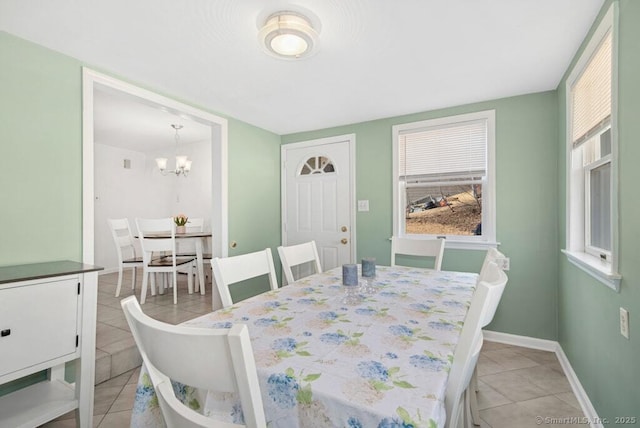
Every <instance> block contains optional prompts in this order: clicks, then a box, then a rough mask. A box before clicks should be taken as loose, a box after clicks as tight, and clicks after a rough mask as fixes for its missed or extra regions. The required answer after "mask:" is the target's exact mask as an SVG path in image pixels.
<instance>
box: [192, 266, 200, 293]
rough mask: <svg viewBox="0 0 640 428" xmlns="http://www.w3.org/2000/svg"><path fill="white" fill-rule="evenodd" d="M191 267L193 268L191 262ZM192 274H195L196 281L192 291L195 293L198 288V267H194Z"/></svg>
mask: <svg viewBox="0 0 640 428" xmlns="http://www.w3.org/2000/svg"><path fill="white" fill-rule="evenodd" d="M191 269H193V263H192V264H191ZM194 275H195V279H196V283H195V285H194V286H193V291H195V292H196V293H197V292H198V290H200V278H199V277H198V269H196V271H195V272H194Z"/></svg>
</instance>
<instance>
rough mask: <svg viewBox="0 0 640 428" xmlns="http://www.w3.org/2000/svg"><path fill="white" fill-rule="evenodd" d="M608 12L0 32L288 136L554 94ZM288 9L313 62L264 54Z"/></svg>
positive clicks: (131, 5) (299, 3) (133, 22)
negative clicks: (304, 25) (307, 26)
mask: <svg viewBox="0 0 640 428" xmlns="http://www.w3.org/2000/svg"><path fill="white" fill-rule="evenodd" d="M603 1H604V0H444V1H443V0H400V1H398V0H395V1H389V0H322V1H320V0H315V1H314V0H289V1H287V0H110V1H97V0H0V30H4V31H7V32H9V33H12V34H15V35H17V36H19V37H22V38H25V39H28V40H31V41H33V42H36V43H38V44H41V45H44V46H47V47H49V48H51V49H54V50H56V51H60V52H62V53H65V54H67V55H70V56H73V57H75V58H78V59H80V60H82V61H84V62H85V63H86V64H88V65H90V66H93V67H97V68H99V69H104V70H108V71H109V72H112V73H115V74H116V75H121V76H126V78H127V79H131V80H133V81H136V82H139V83H141V84H143V85H145V86H148V87H151V88H156V89H158V90H160V91H162V92H163V93H167V94H172V95H174V96H177V97H179V98H182V99H186V100H190V101H191V102H194V103H196V104H198V105H201V106H204V107H205V108H208V109H212V110H214V111H216V112H219V113H223V114H227V115H229V116H232V117H235V118H237V119H240V120H243V121H246V122H248V123H251V124H253V125H257V126H259V127H262V128H265V129H267V130H270V131H273V132H275V133H277V134H288V133H293V132H298V131H306V130H312V129H320V128H326V127H331V126H337V125H342V124H349V123H355V122H361V121H367V120H373V119H378V118H383V117H390V116H396V115H401V114H406V113H414V112H419V111H426V110H432V109H436V108H442V107H447V106H454V105H460V104H467V103H471V102H476V101H482V100H489V99H495V98H500V97H506V96H512V95H519V94H526V93H532V92H539V91H545V90H552V89H555V88H556V87H557V85H558V83H559V81H560V79H561V77H562V75H563V73H564V72H565V70H566V69H567V67H568V65H569V61H570V60H571V58H572V57H573V55H574V53H575V52H576V50H577V48H578V46H579V45H580V43H581V41H582V40H583V38H584V36H585V35H586V33H587V31H588V29H589V27H590V26H591V24H592V22H593V20H594V18H595V16H596V15H597V13H598V11H599V9H600V7H601V6H602V4H603ZM283 9H289V10H297V11H310V12H311V13H312V15H313V17H314V19H316V18H317V19H318V20H319V21H320V22H321V26H322V27H321V31H320V37H319V50H318V52H317V54H316V55H314V56H313V57H310V58H307V59H304V60H300V61H284V60H279V59H276V58H273V57H271V56H268V55H266V54H265V53H264V52H263V51H262V49H261V47H260V46H259V44H258V40H257V32H258V23H259V21H260V20H261V19H263V18H264V17H265V16H266V15H268V14H269V13H270V12H274V11H276V10H283ZM165 126H166V125H165Z"/></svg>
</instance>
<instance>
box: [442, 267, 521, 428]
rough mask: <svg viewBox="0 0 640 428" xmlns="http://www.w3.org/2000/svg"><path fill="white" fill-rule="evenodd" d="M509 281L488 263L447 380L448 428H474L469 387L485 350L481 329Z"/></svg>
mask: <svg viewBox="0 0 640 428" xmlns="http://www.w3.org/2000/svg"><path fill="white" fill-rule="evenodd" d="M507 281H508V278H507V275H505V273H504V272H503V271H502V270H500V269H499V268H498V266H497V265H496V264H495V263H493V262H489V264H488V266H487V276H486V279H485V280H482V281H480V282H479V283H478V285H477V286H476V290H475V292H474V293H473V297H472V298H471V305H470V307H469V311H468V312H467V316H466V317H465V319H464V325H463V326H462V331H461V333H460V339H459V340H458V344H457V345H456V349H455V352H454V355H453V364H452V365H451V370H450V371H449V379H448V380H447V389H446V392H445V408H446V413H447V420H446V423H445V428H457V427H459V424H460V422H463V425H464V426H465V427H469V426H471V417H470V416H471V415H470V408H469V407H470V396H469V394H470V392H469V386H470V382H471V377H472V375H473V372H474V370H475V367H476V364H477V362H478V357H479V356H480V349H481V348H482V343H483V337H482V326H483V324H484V323H488V321H487V320H488V319H489V318H490V317H491V316H492V312H495V308H496V307H497V306H498V303H499V302H500V298H501V296H502V292H503V291H504V287H505V286H506V284H507ZM484 325H486V324H484Z"/></svg>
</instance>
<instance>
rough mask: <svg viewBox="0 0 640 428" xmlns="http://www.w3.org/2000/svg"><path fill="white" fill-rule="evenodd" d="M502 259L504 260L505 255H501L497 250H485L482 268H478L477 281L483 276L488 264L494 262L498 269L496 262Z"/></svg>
mask: <svg viewBox="0 0 640 428" xmlns="http://www.w3.org/2000/svg"><path fill="white" fill-rule="evenodd" d="M504 258H505V255H504V254H502V253H501V252H500V251H498V249H497V248H493V247H491V248H489V249H488V250H487V254H486V255H485V256H484V261H483V262H482V268H480V276H479V277H478V278H479V280H480V279H481V278H482V277H483V275H485V270H486V269H487V266H488V265H489V263H490V262H494V263H495V264H497V265H498V267H499V266H500V263H498V261H500V260H501V259H504Z"/></svg>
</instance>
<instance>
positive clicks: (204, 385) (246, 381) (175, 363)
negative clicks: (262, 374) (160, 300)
mask: <svg viewBox="0 0 640 428" xmlns="http://www.w3.org/2000/svg"><path fill="white" fill-rule="evenodd" d="M120 304H121V305H122V309H123V310H124V313H125V317H126V318H127V322H128V323H129V328H130V329H131V333H132V335H133V338H134V340H135V342H136V345H137V346H138V350H139V351H140V355H142V359H143V361H144V364H145V367H146V368H147V371H148V372H149V377H150V378H151V381H152V383H153V386H154V388H156V394H157V395H158V398H159V403H160V409H161V411H162V414H163V416H164V419H165V422H166V423H167V426H168V427H169V428H174V427H175V428H185V427H201V426H203V427H223V428H226V427H238V426H239V425H236V424H231V423H225V422H221V421H216V420H214V419H209V418H207V417H205V416H204V415H202V414H200V413H196V412H195V411H193V410H191V409H189V408H188V407H187V406H185V405H184V404H182V403H181V402H180V401H179V400H178V399H177V398H176V396H175V394H174V392H173V387H172V386H171V380H172V381H174V382H179V383H181V384H183V385H189V386H191V387H194V388H200V389H204V390H208V391H214V392H224V393H235V394H237V395H238V396H239V398H240V404H241V406H242V413H243V415H244V420H245V424H246V425H244V426H247V427H250V428H257V427H260V428H262V427H265V426H266V421H265V416H264V408H263V405H262V396H261V394H260V385H259V383H258V375H257V372H256V364H255V359H254V356H253V350H252V347H251V340H250V338H249V330H248V329H247V326H246V325H244V324H235V325H233V326H232V327H231V328H230V329H226V328H225V329H212V328H197V327H185V326H179V325H171V324H166V323H163V322H161V321H158V320H155V319H153V318H151V317H149V316H147V315H145V314H144V313H143V312H142V309H141V307H140V305H139V304H138V302H137V301H136V299H135V297H133V296H131V297H128V298H126V299H123V300H122V301H121V302H120ZM240 426H242V425H240Z"/></svg>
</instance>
